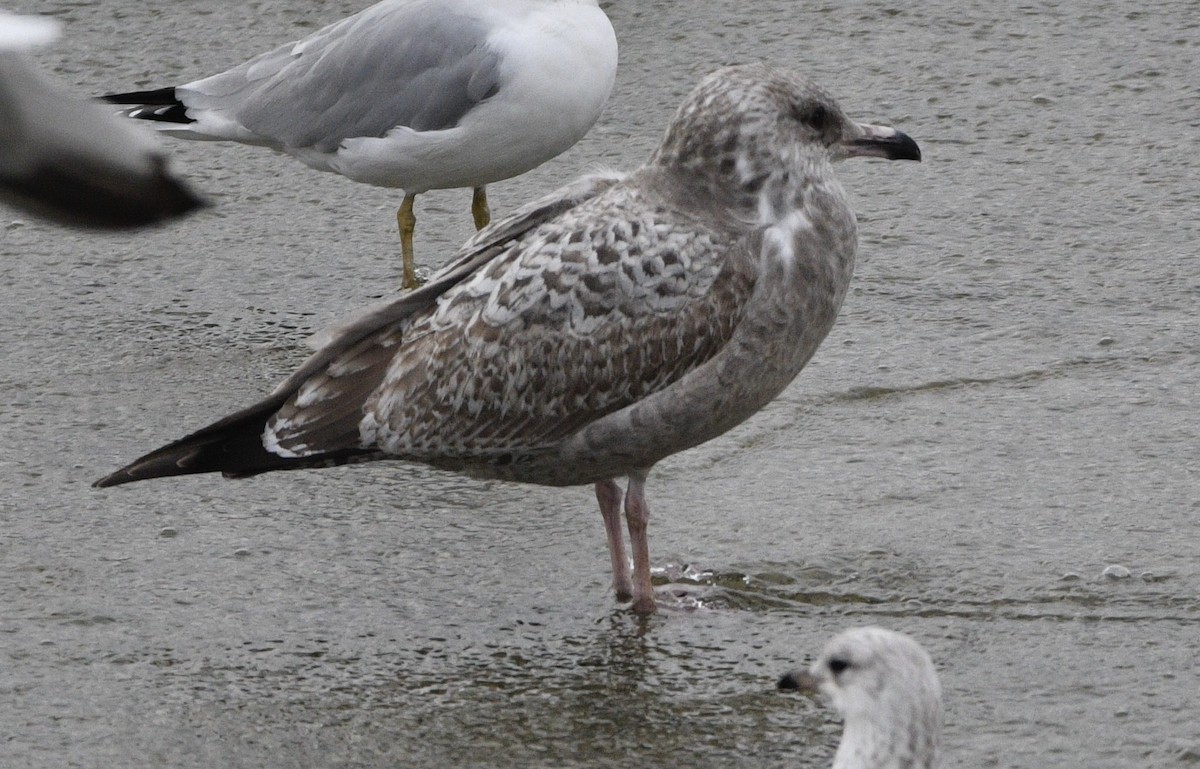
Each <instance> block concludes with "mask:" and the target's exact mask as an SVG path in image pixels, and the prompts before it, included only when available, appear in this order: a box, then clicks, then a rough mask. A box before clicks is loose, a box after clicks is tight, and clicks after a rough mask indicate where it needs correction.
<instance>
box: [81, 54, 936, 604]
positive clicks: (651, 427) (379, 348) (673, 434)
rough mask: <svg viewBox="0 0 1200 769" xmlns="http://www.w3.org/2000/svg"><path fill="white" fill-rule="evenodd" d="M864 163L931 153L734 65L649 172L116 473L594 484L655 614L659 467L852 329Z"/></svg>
mask: <svg viewBox="0 0 1200 769" xmlns="http://www.w3.org/2000/svg"><path fill="white" fill-rule="evenodd" d="M856 155H864V156H879V157H885V158H891V159H898V158H904V159H911V160H917V159H919V158H920V151H919V150H918V149H917V145H916V143H915V142H914V141H913V140H912V139H910V138H908V137H907V136H906V135H904V134H902V133H900V132H899V131H896V130H894V129H892V128H886V127H881V126H869V125H860V124H858V123H855V122H853V121H851V120H849V119H848V118H847V117H846V116H845V115H844V114H843V113H842V110H841V108H840V107H838V105H837V103H836V102H835V101H834V100H833V99H832V98H831V97H830V96H829V95H828V94H827V93H826V92H825V91H823V90H822V89H820V88H819V87H817V86H816V85H814V84H813V83H811V82H809V81H808V80H805V79H804V78H801V77H799V76H797V75H795V74H793V73H790V72H786V71H782V70H777V69H772V68H770V67H767V66H764V65H761V64H754V65H746V66H738V67H728V68H725V69H722V70H719V71H717V72H715V73H713V74H711V75H709V76H708V77H706V78H705V79H704V80H703V81H702V82H701V83H700V85H699V86H697V87H696V89H695V90H694V91H692V93H691V94H690V95H689V96H688V97H687V98H686V99H685V100H684V102H683V105H682V106H681V107H680V108H679V110H678V112H677V113H676V114H675V116H674V118H673V119H672V120H671V123H670V125H669V126H668V128H667V131H666V134H665V136H664V137H663V140H662V143H661V144H660V145H659V147H658V149H657V150H656V151H655V152H654V154H653V155H652V156H651V158H650V160H649V162H648V163H647V164H646V165H644V166H642V167H641V168H639V169H638V170H636V171H634V172H633V173H630V174H628V175H617V174H606V175H597V176H590V177H584V178H582V179H580V180H578V181H576V182H574V183H573V184H570V185H568V186H566V187H564V188H562V189H560V190H558V191H557V192H555V193H553V194H551V195H549V196H547V197H545V198H543V199H541V200H538V201H535V202H533V203H531V204H529V205H527V206H525V207H524V208H522V209H520V210H519V211H517V212H515V213H514V214H512V215H511V216H509V217H508V218H506V219H503V220H500V221H498V222H495V223H493V224H492V225H490V226H489V227H486V228H485V229H483V230H482V231H480V232H478V233H476V234H475V236H474V237H473V238H472V239H471V240H469V241H468V242H467V243H466V244H465V245H464V246H463V248H462V249H461V250H460V251H459V253H458V255H457V257H456V258H455V259H454V260H453V261H452V262H451V263H450V264H448V265H447V266H446V267H444V268H442V269H441V270H440V271H439V272H437V273H436V274H434V276H433V277H432V278H431V279H430V281H429V283H427V284H426V285H425V286H423V287H422V288H420V289H418V290H417V291H414V292H412V293H409V294H406V295H404V296H402V297H400V298H398V299H394V300H392V301H389V302H386V303H384V304H382V305H378V306H376V307H373V308H371V309H368V310H367V311H365V312H364V313H362V314H360V315H358V316H357V317H355V318H353V319H352V320H351V321H349V322H348V323H346V324H344V325H343V326H341V327H339V328H336V329H334V330H333V331H331V332H329V333H327V334H326V335H325V339H324V346H323V347H321V348H320V349H319V351H318V352H317V353H316V354H315V355H313V356H312V357H311V358H309V360H308V361H307V362H305V363H304V364H303V365H302V366H301V367H300V369H299V370H298V371H297V372H296V373H294V374H292V376H290V377H289V378H288V379H287V380H286V381H284V382H283V384H281V385H280V386H279V387H278V388H277V389H276V390H275V392H274V393H273V394H272V395H271V396H270V397H268V398H266V399H265V400H263V401H261V402H259V403H257V404H255V405H253V406H250V407H249V408H246V409H243V410H242V411H239V412H237V413H235V414H233V415H231V416H229V417H226V418H225V419H222V420H221V421H219V422H217V423H215V424H213V425H211V426H209V427H206V428H204V429H203V430H201V431H199V432H197V433H195V434H193V435H191V436H188V437H187V438H184V439H182V440H180V441H177V442H175V443H172V444H171V445H169V446H166V447H164V448H162V449H159V450H157V451H154V452H151V453H150V454H148V455H146V456H145V457H142V458H141V459H139V460H137V461H136V462H134V463H132V464H131V465H129V466H127V467H125V468H123V469H121V470H118V471H117V472H115V473H113V474H112V475H109V476H108V477H106V478H103V479H102V480H100V481H98V482H97V485H99V486H114V485H117V484H120V483H128V482H130V481H137V480H143V479H146V478H153V477H158V476H166V475H180V474H185V473H204V472H214V471H220V472H223V473H225V474H226V475H228V476H234V477H240V476H247V475H254V474H256V473H262V472H267V471H271V470H283V469H292V468H301V467H327V466H330V465H336V464H343V463H347V462H357V461H364V460H372V459H389V458H391V459H402V460H409V461H415V462H425V463H428V464H431V465H434V466H437V467H441V468H446V469H450V470H457V471H461V472H465V473H469V474H471V475H475V476H479V477H489V478H501V479H507V480H512V481H522V482H526V483H537V484H544V485H551V486H569V485H575V484H595V490H596V497H597V500H598V502H599V504H600V510H601V513H602V517H603V519H604V524H605V531H606V533H607V535H608V543H609V548H610V555H611V556H612V563H613V586H614V589H615V590H616V592H617V593H618V596H619V597H621V598H625V597H631V598H632V600H633V608H634V610H635V611H638V612H644V613H648V612H652V611H654V608H655V602H654V591H653V587H652V585H651V582H650V555H649V547H648V544H647V534H646V525H647V521H648V519H649V508H648V506H647V504H646V498H645V482H646V477H647V475H648V473H649V471H650V469H651V468H652V467H653V466H654V465H655V463H657V462H658V461H659V460H661V459H662V458H663V457H666V456H669V455H671V454H674V453H676V452H678V451H682V450H684V449H686V448H690V447H692V446H695V445H697V444H700V443H703V442H704V441H707V440H709V439H710V438H714V437H716V436H718V435H720V434H722V433H724V432H725V431H726V430H728V429H730V428H731V427H733V426H735V425H737V424H739V423H740V422H742V421H743V420H745V419H747V418H748V417H750V416H751V415H752V414H754V413H755V412H756V411H758V410H759V409H760V408H762V407H763V406H764V405H765V404H766V403H768V402H769V401H770V400H771V399H772V398H774V397H775V396H776V395H778V394H779V392H780V391H782V390H783V388H784V387H786V386H787V385H788V383H789V382H791V381H792V379H793V378H794V377H795V376H796V375H797V374H798V373H799V372H800V370H801V369H802V368H803V367H804V365H805V363H807V362H808V360H809V358H810V357H812V355H813V353H814V352H816V349H817V346H818V345H819V344H820V342H821V340H822V339H823V338H824V337H825V335H826V334H827V333H828V332H829V329H830V328H831V327H832V326H833V322H834V318H835V317H836V316H837V311H838V308H839V306H840V305H841V303H842V299H843V298H844V297H845V295H846V290H847V287H848V285H849V282H850V275H851V272H852V271H853V267H854V254H855V250H856V247H857V228H856V224H855V219H854V213H853V211H852V210H851V208H850V206H849V204H848V202H847V200H846V196H845V193H844V192H843V190H842V188H841V186H840V185H839V184H838V182H837V180H836V179H835V178H834V176H833V172H832V167H831V163H832V161H834V160H836V159H839V158H844V157H851V156H856ZM622 476H624V477H627V478H628V479H629V485H628V489H627V490H626V492H625V493H624V506H625V518H626V525H627V527H628V531H629V539H630V549H631V552H632V555H633V571H632V575H630V574H629V570H628V563H627V560H626V559H627V556H626V554H625V553H624V541H623V538H622V536H621V531H620V528H619V509H620V505H621V496H622V493H621V489H620V487H619V486H618V485H617V484H616V483H615V479H616V478H620V477H622Z"/></svg>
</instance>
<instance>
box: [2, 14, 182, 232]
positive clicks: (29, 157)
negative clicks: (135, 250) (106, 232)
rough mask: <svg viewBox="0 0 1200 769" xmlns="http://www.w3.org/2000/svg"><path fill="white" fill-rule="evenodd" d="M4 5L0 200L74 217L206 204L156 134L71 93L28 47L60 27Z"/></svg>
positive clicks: (109, 223)
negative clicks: (173, 166)
mask: <svg viewBox="0 0 1200 769" xmlns="http://www.w3.org/2000/svg"><path fill="white" fill-rule="evenodd" d="M58 30H59V25H58V23H57V22H55V21H53V20H51V19H49V18H47V17H43V16H17V15H13V14H9V13H4V12H0V201H4V202H6V203H9V204H11V205H14V206H17V207H19V208H21V209H23V210H25V211H28V212H30V213H33V214H36V215H38V216H44V217H47V218H49V219H52V220H54V221H56V222H58V223H60V224H68V225H73V226H78V227H97V228H106V229H107V228H124V227H137V226H141V225H147V224H154V223H156V222H161V221H163V220H165V219H170V218H172V217H176V216H181V215H183V214H186V213H188V212H189V211H193V210H195V209H196V208H198V207H200V206H201V205H203V203H202V201H201V200H200V198H198V197H197V196H196V195H195V194H193V193H192V192H191V191H190V190H189V189H188V188H187V187H186V186H185V185H184V184H183V182H181V181H180V180H179V179H177V178H175V177H174V176H172V175H171V174H170V173H168V171H167V168H166V166H167V160H166V157H165V156H164V155H163V153H162V151H161V149H160V148H159V147H158V143H157V142H155V141H154V137H153V136H151V135H149V134H148V133H146V132H143V131H141V130H139V129H137V128H135V127H133V126H129V125H126V124H125V123H124V122H122V121H120V120H118V119H117V118H115V117H114V116H112V115H109V114H107V113H106V112H105V110H104V109H103V108H101V107H99V106H97V105H95V104H92V103H90V102H88V101H86V100H85V99H82V98H79V97H77V96H74V95H72V94H71V93H68V92H67V91H66V90H65V89H63V88H61V87H60V86H59V85H58V84H56V83H54V82H52V81H51V80H50V79H49V78H48V77H47V76H46V75H44V74H43V73H42V72H41V70H39V69H38V68H37V67H35V66H34V64H33V62H31V61H30V60H29V59H28V58H27V56H26V53H25V52H26V50H27V49H29V48H32V47H33V46H37V45H43V44H45V43H48V42H50V41H52V40H54V39H55V38H56V37H57V36H58Z"/></svg>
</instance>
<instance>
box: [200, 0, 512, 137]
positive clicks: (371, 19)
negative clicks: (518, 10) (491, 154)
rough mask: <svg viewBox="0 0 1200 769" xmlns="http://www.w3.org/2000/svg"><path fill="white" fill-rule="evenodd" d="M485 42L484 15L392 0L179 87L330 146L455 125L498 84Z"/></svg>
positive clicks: (257, 124)
mask: <svg viewBox="0 0 1200 769" xmlns="http://www.w3.org/2000/svg"><path fill="white" fill-rule="evenodd" d="M425 6H428V9H424V7H425ZM435 11H436V12H435ZM485 41H486V29H485V28H484V27H483V25H482V24H481V23H480V21H479V20H478V19H475V18H472V17H470V16H467V15H465V14H461V13H456V12H454V11H453V10H452V9H451V10H447V9H441V8H439V7H438V5H437V3H431V2H428V1H427V0H419V1H418V2H408V3H402V2H393V3H390V4H381V5H376V6H372V7H370V8H368V9H366V10H365V11H363V12H361V13H359V14H356V15H354V16H351V17H349V18H346V19H343V20H342V21H340V22H337V23H335V24H332V25H330V26H329V27H326V28H325V29H322V30H321V31H319V32H317V33H315V34H314V35H312V36H310V37H308V38H306V39H304V40H302V41H300V42H297V43H288V44H287V45H283V46H280V47H279V48H276V49H275V50H273V51H268V52H267V53H264V54H261V55H259V56H257V57H255V58H253V59H251V60H250V61H248V62H246V63H245V64H242V65H240V66H238V67H235V68H233V69H231V70H229V71H227V72H223V73H221V74H219V75H214V76H212V77H209V78H206V79H204V80H200V81H197V82H195V83H190V84H188V85H187V86H185V87H184V88H183V89H181V90H182V91H183V94H184V96H183V98H184V101H185V103H186V104H188V105H189V106H197V107H202V108H208V109H214V110H219V111H224V112H227V113H228V114H229V115H230V116H231V117H233V119H234V120H235V121H236V122H238V123H239V124H241V125H242V126H244V127H245V128H246V129H248V130H250V131H252V132H254V133H255V134H257V135H258V136H259V137H262V138H263V139H264V140H266V141H269V142H271V143H278V144H281V145H284V146H288V147H314V148H316V149H317V150H320V151H322V152H329V151H332V150H334V149H336V148H337V147H338V146H339V145H340V144H341V143H342V142H343V141H344V140H345V139H348V138H353V137H375V138H378V137H381V136H383V135H384V134H386V133H387V132H388V131H390V130H392V129H393V128H395V127H397V126H406V127H408V128H411V129H413V130H415V131H437V130H443V129H447V128H452V127H454V126H455V125H457V124H458V122H459V121H460V120H461V119H462V117H463V116H464V115H465V114H466V113H467V112H469V111H470V110H471V109H472V108H473V107H474V106H475V105H477V104H479V103H480V102H481V101H483V100H484V99H486V98H488V97H490V96H492V95H493V94H495V93H496V91H497V89H498V88H499V86H500V72H499V59H498V56H497V55H496V53H495V52H494V51H492V50H490V49H488V48H487V47H486V46H485V45H484V43H485ZM351 90H352V91H353V92H354V95H355V98H353V99H347V98H346V94H347V92H349V91H351ZM432 97H436V98H432Z"/></svg>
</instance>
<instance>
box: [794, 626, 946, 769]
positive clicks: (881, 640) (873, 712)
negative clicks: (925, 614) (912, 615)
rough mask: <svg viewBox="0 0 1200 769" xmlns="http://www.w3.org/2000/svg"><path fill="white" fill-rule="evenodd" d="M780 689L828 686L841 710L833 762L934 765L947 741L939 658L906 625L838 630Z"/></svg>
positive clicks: (893, 767)
mask: <svg viewBox="0 0 1200 769" xmlns="http://www.w3.org/2000/svg"><path fill="white" fill-rule="evenodd" d="M779 688H780V689H798V690H800V691H805V692H809V693H815V692H817V691H820V692H822V693H823V694H824V695H825V696H826V697H828V698H829V699H830V701H831V702H832V703H833V706H834V708H836V709H837V711H838V713H840V714H841V715H842V718H843V719H844V726H843V729H842V741H841V743H840V744H839V745H838V749H837V753H836V754H835V755H834V758H833V769H934V767H936V766H937V764H938V754H939V752H940V751H941V745H942V689H941V685H940V684H939V683H938V677H937V672H936V671H935V670H934V669H933V662H932V660H930V659H929V655H928V654H927V653H926V652H925V650H924V649H922V648H921V646H920V644H918V643H917V642H916V641H914V640H913V639H912V638H910V637H908V636H906V635H904V634H903V633H896V632H894V631H891V630H884V629H883V628H878V627H863V628H855V629H853V630H847V631H845V632H844V633H841V634H839V635H838V636H837V637H835V638H834V639H833V640H832V641H830V642H829V643H828V644H827V645H826V646H825V650H824V651H823V652H821V656H820V657H819V658H818V659H817V661H816V662H814V663H813V665H812V667H811V668H809V670H807V671H803V670H802V671H795V672H792V673H788V674H787V675H785V676H784V677H783V678H782V679H780V681H779Z"/></svg>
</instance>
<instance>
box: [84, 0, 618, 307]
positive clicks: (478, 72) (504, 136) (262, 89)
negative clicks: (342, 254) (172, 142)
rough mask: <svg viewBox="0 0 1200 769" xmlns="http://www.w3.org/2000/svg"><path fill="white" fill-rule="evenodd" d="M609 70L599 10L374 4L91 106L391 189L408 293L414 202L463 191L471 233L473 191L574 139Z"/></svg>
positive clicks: (563, 2) (561, 3) (562, 4)
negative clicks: (246, 56) (397, 198)
mask: <svg viewBox="0 0 1200 769" xmlns="http://www.w3.org/2000/svg"><path fill="white" fill-rule="evenodd" d="M616 70H617V40H616V36H615V35H614V33H613V28H612V24H611V23H610V22H609V20H608V17H607V16H606V15H605V14H604V12H603V11H602V10H600V6H599V4H598V0H384V1H383V2H381V3H377V4H376V5H373V6H371V7H369V8H367V9H365V10H363V11H360V12H359V13H357V14H355V15H353V16H350V17H348V18H345V19H342V20H341V21H339V22H336V23H334V24H331V25H329V26H327V27H325V28H324V29H321V30H319V31H318V32H315V33H313V34H311V35H309V36H308V37H306V38H304V39H303V40H299V41H296V42H292V43H288V44H286V45H282V46H280V47H278V48H276V49H275V50H273V51H268V52H267V53H264V54H261V55H259V56H256V57H255V58H253V59H251V60H249V61H247V62H245V63H244V64H240V65H238V66H236V67H234V68H233V69H231V70H228V71H227V72H222V73H221V74H219V75H213V76H212V77H206V78H203V79H201V80H196V81H194V82H191V83H187V84H186V85H181V86H177V87H173V88H159V89H154V90H149V91H137V92H132V93H122V94H112V95H109V96H105V97H104V98H105V99H107V100H108V101H110V102H114V103H117V104H126V105H135V106H132V107H131V108H129V109H127V110H126V111H125V114H127V115H128V116H129V117H133V118H140V119H143V120H149V121H154V125H155V126H156V127H157V128H159V130H162V131H165V132H167V133H170V134H172V135H175V136H179V137H183V138H188V139H217V140H229V141H236V142H243V143H245V144H258V145H263V146H266V147H270V148H272V149H275V150H277V151H279V152H284V153H287V154H289V155H292V156H293V157H296V158H297V159H299V160H300V161H302V162H304V163H305V164H307V165H308V166H310V167H312V168H316V169H318V170H321V171H332V172H335V173H339V174H342V175H344V176H347V177H349V178H350V179H353V180H354V181H357V182H364V183H366V184H373V185H377V186H381V187H399V188H402V189H403V190H404V192H405V196H404V201H403V203H402V205H401V206H400V209H399V210H398V211H397V213H396V221H397V224H398V226H399V228H400V243H401V251H402V254H403V263H404V287H406V288H413V287H415V286H416V285H417V280H416V274H415V272H414V268H413V230H414V228H415V226H416V218H415V215H414V213H413V202H414V200H415V198H416V196H417V195H418V194H420V193H422V192H426V191H427V190H433V189H448V188H456V187H472V188H474V196H473V201H472V212H473V214H474V218H475V225H476V228H477V229H478V228H482V227H483V226H485V225H486V224H487V223H488V221H489V219H490V216H491V215H490V213H489V211H488V206H487V192H486V189H485V186H486V185H488V184H491V183H492V182H497V181H500V180H502V179H507V178H510V177H513V176H517V175H519V174H523V173H525V172H526V171H528V170H530V169H532V168H535V167H536V166H539V165H541V164H542V163H544V162H546V161H547V160H549V159H551V158H553V157H555V156H556V155H559V154H561V153H563V152H565V151H566V150H567V149H568V148H570V147H571V146H572V145H574V144H575V143H576V142H577V141H579V140H580V139H581V138H583V135H584V134H586V133H587V132H588V130H589V129H590V128H591V127H592V124H594V123H595V122H596V119H597V118H599V117H600V112H601V110H602V109H603V108H604V104H605V102H606V101H607V100H608V95H609V92H610V91H612V86H613V80H614V78H615V77H616Z"/></svg>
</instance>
